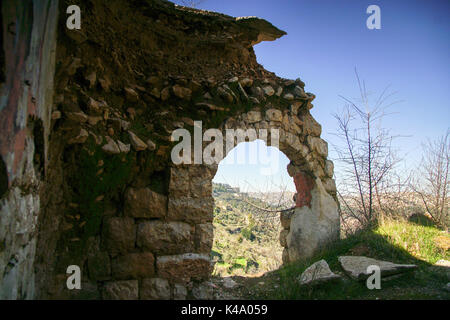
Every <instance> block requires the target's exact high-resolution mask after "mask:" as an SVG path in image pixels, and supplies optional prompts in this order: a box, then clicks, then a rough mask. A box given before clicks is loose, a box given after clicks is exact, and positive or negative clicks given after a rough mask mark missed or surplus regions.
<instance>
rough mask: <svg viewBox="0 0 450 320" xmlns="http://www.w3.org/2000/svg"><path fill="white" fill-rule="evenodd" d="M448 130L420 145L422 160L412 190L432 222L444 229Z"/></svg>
mask: <svg viewBox="0 0 450 320" xmlns="http://www.w3.org/2000/svg"><path fill="white" fill-rule="evenodd" d="M449 136H450V129H447V133H446V134H445V135H444V136H442V137H439V138H438V139H436V140H434V141H431V140H428V141H427V143H425V144H423V145H422V148H423V157H424V158H423V159H422V163H421V165H420V167H419V170H418V175H417V176H418V177H419V178H417V179H416V180H415V181H414V182H413V183H412V188H413V190H414V191H415V192H416V194H417V195H418V196H419V198H420V199H421V201H422V203H423V205H424V207H425V210H426V212H427V213H428V214H429V215H430V216H431V218H432V219H433V221H434V222H435V223H436V224H438V225H440V226H442V227H445V226H447V227H448V225H449V196H448V193H449V184H450V182H449V177H448V171H449V150H450V138H449Z"/></svg>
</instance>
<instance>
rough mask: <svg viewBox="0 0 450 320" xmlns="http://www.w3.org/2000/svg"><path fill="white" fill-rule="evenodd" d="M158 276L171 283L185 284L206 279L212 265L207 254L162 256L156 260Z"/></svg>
mask: <svg viewBox="0 0 450 320" xmlns="http://www.w3.org/2000/svg"><path fill="white" fill-rule="evenodd" d="M156 269H157V273H158V276H160V277H162V278H165V279H169V280H170V281H173V282H181V283H187V282H189V281H191V280H202V279H207V278H208V277H209V276H210V274H211V271H212V265H211V261H210V258H209V255H207V254H197V253H185V254H180V255H173V256H162V257H158V258H157V259H156Z"/></svg>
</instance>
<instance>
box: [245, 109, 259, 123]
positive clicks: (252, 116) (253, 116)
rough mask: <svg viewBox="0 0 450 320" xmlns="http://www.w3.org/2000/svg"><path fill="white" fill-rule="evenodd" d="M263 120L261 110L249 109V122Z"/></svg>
mask: <svg viewBox="0 0 450 320" xmlns="http://www.w3.org/2000/svg"><path fill="white" fill-rule="evenodd" d="M261 120H262V117H261V112H259V111H249V112H247V122H248V123H255V122H259V121H261Z"/></svg>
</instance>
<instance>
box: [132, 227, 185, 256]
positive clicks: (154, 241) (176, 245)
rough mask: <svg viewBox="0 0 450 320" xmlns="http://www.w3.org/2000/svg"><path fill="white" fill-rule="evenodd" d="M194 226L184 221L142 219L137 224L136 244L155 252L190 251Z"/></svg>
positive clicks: (173, 252) (174, 252)
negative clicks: (142, 220)
mask: <svg viewBox="0 0 450 320" xmlns="http://www.w3.org/2000/svg"><path fill="white" fill-rule="evenodd" d="M193 242H194V227H192V226H191V225H189V224H187V223H184V222H164V221H144V222H141V223H139V224H138V231H137V246H138V247H140V248H143V249H145V250H149V251H152V252H154V253H157V254H177V253H184V252H190V251H192V249H193V247H194V243H193Z"/></svg>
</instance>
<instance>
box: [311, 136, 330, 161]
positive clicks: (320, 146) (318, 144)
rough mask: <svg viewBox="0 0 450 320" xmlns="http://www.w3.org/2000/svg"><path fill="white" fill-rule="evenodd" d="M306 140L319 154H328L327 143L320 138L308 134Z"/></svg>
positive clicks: (323, 155) (324, 155)
mask: <svg viewBox="0 0 450 320" xmlns="http://www.w3.org/2000/svg"><path fill="white" fill-rule="evenodd" d="M307 142H308V145H309V147H310V148H311V150H314V151H316V152H317V153H318V154H319V155H320V156H322V157H326V156H328V143H327V142H326V141H324V140H322V139H320V138H317V137H312V136H308V138H307Z"/></svg>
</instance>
